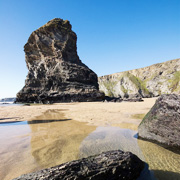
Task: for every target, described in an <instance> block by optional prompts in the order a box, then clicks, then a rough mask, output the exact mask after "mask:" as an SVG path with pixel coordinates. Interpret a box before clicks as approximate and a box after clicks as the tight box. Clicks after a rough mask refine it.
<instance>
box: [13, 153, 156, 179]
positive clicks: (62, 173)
mask: <svg viewBox="0 0 180 180" xmlns="http://www.w3.org/2000/svg"><path fill="white" fill-rule="evenodd" d="M144 178H146V180H152V179H153V178H152V176H151V174H150V171H149V170H148V166H147V164H146V163H144V162H143V161H141V160H140V159H139V158H138V157H137V156H136V155H134V154H132V153H130V152H123V151H120V150H116V151H109V152H104V153H102V154H100V155H96V156H91V157H88V158H84V159H80V160H76V161H71V162H67V163H64V164H61V165H59V166H56V167H52V168H48V169H43V170H40V171H37V172H34V173H30V174H26V175H22V176H20V177H18V178H15V179H14V180H31V179H34V180H36V179H37V180H39V179H41V180H47V179H48V180H56V179H61V180H74V179H76V180H119V179H126V180H136V179H138V180H143V179H144Z"/></svg>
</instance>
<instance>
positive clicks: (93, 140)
mask: <svg viewBox="0 0 180 180" xmlns="http://www.w3.org/2000/svg"><path fill="white" fill-rule="evenodd" d="M136 134H137V132H136V131H132V130H130V129H121V128H119V127H98V128H97V129H96V130H95V131H93V132H92V133H91V134H89V135H88V136H87V137H86V138H85V139H84V140H83V141H82V143H81V147H80V157H88V156H91V155H95V154H98V153H101V152H105V151H110V150H118V149H120V150H123V151H130V152H132V153H134V154H136V155H137V156H138V157H140V158H141V159H142V160H144V157H143V154H142V152H141V150H140V149H139V146H138V144H137V139H136V138H135V137H136Z"/></svg>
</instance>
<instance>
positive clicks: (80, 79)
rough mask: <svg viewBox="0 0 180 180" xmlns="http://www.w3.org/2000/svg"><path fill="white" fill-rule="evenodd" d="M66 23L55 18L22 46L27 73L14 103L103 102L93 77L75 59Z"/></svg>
mask: <svg viewBox="0 0 180 180" xmlns="http://www.w3.org/2000/svg"><path fill="white" fill-rule="evenodd" d="M76 41H77V36H76V34H75V33H74V32H73V31H72V30H71V24H70V23H69V21H67V20H66V21H64V20H62V19H59V18H55V19H53V20H51V21H49V22H48V23H47V24H45V25H44V26H42V27H40V28H39V29H37V30H36V31H34V32H33V33H32V34H31V35H30V37H29V39H28V42H27V43H26V44H25V46H24V51H25V59H26V64H27V68H28V70H29V72H28V75H27V78H26V81H25V86H24V87H23V89H22V90H21V91H20V92H19V93H18V94H17V99H16V101H17V102H43V103H46V102H70V101H95V100H101V99H102V98H103V93H100V92H99V90H98V89H99V87H98V82H97V75H96V74H95V73H94V72H93V71H92V70H90V69H89V68H88V67H87V66H86V65H85V64H83V63H82V62H81V60H80V59H79V56H78V55H77V47H76Z"/></svg>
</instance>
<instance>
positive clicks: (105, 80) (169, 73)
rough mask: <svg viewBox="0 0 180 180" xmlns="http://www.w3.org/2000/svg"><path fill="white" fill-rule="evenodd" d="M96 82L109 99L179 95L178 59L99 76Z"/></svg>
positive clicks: (179, 67) (179, 69)
mask: <svg viewBox="0 0 180 180" xmlns="http://www.w3.org/2000/svg"><path fill="white" fill-rule="evenodd" d="M98 81H99V88H100V90H101V91H103V92H104V93H105V95H106V96H111V97H119V96H121V97H124V96H127V95H130V94H137V93H138V94H139V95H140V96H142V97H155V96H159V95H161V94H171V93H175V94H180V59H175V60H171V61H167V62H164V63H159V64H154V65H152V66H148V67H144V68H140V69H134V70H130V71H126V72H120V73H115V74H111V75H106V76H101V77H99V80H98Z"/></svg>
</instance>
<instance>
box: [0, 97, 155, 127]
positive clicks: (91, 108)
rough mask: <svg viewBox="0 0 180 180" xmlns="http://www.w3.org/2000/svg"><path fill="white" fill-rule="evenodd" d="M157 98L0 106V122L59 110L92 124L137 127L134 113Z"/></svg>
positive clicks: (140, 113) (146, 109)
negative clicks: (131, 100)
mask: <svg viewBox="0 0 180 180" xmlns="http://www.w3.org/2000/svg"><path fill="white" fill-rule="evenodd" d="M156 99H157V98H147V99H144V101H143V102H121V103H112V102H109V103H105V102H81V103H58V104H53V105H32V106H0V122H8V121H25V120H31V119H34V118H35V117H36V116H39V115H41V114H43V113H45V112H46V111H47V110H53V109H54V110H61V112H62V113H63V114H64V116H65V118H68V119H73V120H76V121H79V122H87V123H88V124H89V125H95V126H109V125H111V126H120V127H122V128H123V127H125V128H130V129H137V126H138V125H139V123H140V122H141V120H142V118H141V119H137V118H134V117H133V116H134V115H137V114H139V115H140V116H142V115H143V114H146V113H147V112H148V111H149V110H150V109H151V107H152V106H153V105H154V103H155V100H156Z"/></svg>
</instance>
